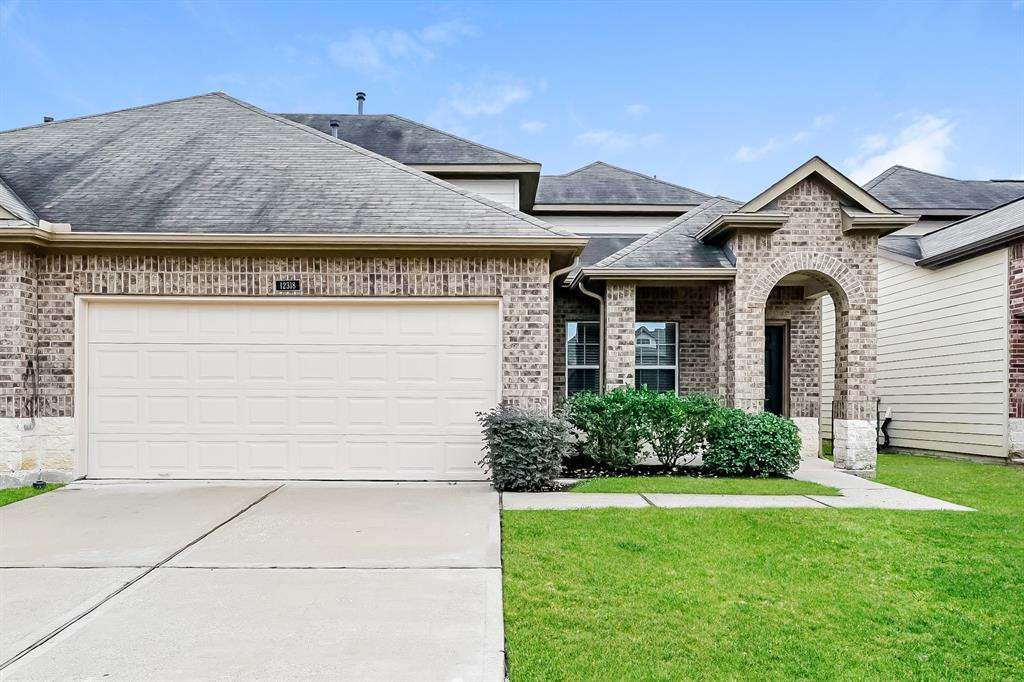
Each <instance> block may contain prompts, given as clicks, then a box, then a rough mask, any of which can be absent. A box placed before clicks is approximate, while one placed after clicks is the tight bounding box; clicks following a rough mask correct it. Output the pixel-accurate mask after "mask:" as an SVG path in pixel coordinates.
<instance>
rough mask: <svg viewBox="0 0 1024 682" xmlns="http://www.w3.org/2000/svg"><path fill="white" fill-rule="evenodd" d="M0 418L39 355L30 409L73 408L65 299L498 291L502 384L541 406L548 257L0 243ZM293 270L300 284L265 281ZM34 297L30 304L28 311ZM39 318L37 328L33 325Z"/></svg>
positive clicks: (16, 404)
mask: <svg viewBox="0 0 1024 682" xmlns="http://www.w3.org/2000/svg"><path fill="white" fill-rule="evenodd" d="M0 266H2V275H0V310H2V312H3V328H2V331H0V334H2V340H3V347H4V350H3V352H2V354H0V417H24V416H26V415H27V411H26V405H25V395H26V393H25V390H24V383H23V381H22V378H23V376H24V373H25V370H26V366H27V360H28V358H29V357H31V356H32V355H34V354H36V353H37V354H38V358H39V396H40V397H39V400H38V407H37V414H38V415H40V416H44V417H66V416H72V415H73V414H74V297H75V295H76V294H105V295H150V296H254V297H255V296H278V297H280V296H337V297H371V296H373V297H385V298H386V297H397V296H401V297H416V296H420V297H447V296H453V297H460V296H461V297H500V298H501V300H502V311H503V320H502V323H503V345H504V347H503V350H502V359H503V365H502V367H503V391H504V397H505V399H506V400H509V401H510V402H513V403H516V404H521V405H532V406H536V407H539V408H546V407H547V404H548V395H547V393H548V315H549V309H548V296H549V283H548V272H549V266H548V260H547V259H546V258H542V257H504V256H493V257H487V256H472V257H470V256H466V257H452V256H445V257H425V256H424V257H402V256H377V257H370V256H367V257H355V256H346V255H330V256H320V255H307V256H290V257H288V256H226V255H205V256H200V255H177V254H166V255H156V254H151V255H134V254H132V255H121V254H100V253H95V254H92V253H90V254H61V253H45V252H41V253H31V252H28V251H25V250H4V251H0ZM277 279H297V280H299V281H300V282H301V283H302V290H301V292H297V293H279V292H275V291H274V282H275V280H277ZM37 307H38V310H37ZM37 328H38V336H37V334H36V330H37Z"/></svg>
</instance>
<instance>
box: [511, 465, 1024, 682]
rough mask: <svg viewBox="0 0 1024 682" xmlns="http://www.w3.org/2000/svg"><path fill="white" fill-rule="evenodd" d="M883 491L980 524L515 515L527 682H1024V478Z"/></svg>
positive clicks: (811, 514)
mask: <svg viewBox="0 0 1024 682" xmlns="http://www.w3.org/2000/svg"><path fill="white" fill-rule="evenodd" d="M878 478H879V480H881V481H883V482H885V483H890V484H892V485H897V486H901V487H906V488H908V489H911V490H915V491H917V492H921V493H924V494H926V495H934V496H937V497H941V498H944V499H948V500H951V501H953V502H959V503H961V504H966V505H969V506H972V507H975V508H976V509H978V510H979V511H977V512H973V513H963V512H933V511H887V510H835V509H820V510H819V509H810V510H797V509H765V510H745V509H678V510H670V509H656V508H646V509H637V510H622V509H595V510H581V511H523V512H505V514H504V516H503V558H504V587H505V592H504V594H505V628H506V642H507V648H508V656H509V665H510V672H511V680H512V682H526V681H529V680H545V681H557V680H625V679H628V680H685V679H701V680H736V679H798V680H812V679H814V680H819V679H824V680H865V679H871V680H883V679H884V680H889V679H920V680H938V679H943V680H957V679H963V680H968V679H970V680H1011V679H1022V678H1024V494H1022V493H1024V470H1021V469H1012V468H1009V467H1000V466H990V465H981V464H974V463H969V462H952V461H947V460H938V459H930V458H921V457H908V456H894V455H882V456H880V457H879V476H878Z"/></svg>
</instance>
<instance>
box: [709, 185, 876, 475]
mask: <svg viewBox="0 0 1024 682" xmlns="http://www.w3.org/2000/svg"><path fill="white" fill-rule="evenodd" d="M775 204H776V206H775V210H777V211H779V212H781V213H784V214H786V215H787V216H788V217H787V219H786V221H785V223H784V224H783V225H782V226H781V227H780V228H779V229H777V230H773V231H771V232H769V233H764V232H761V231H758V230H754V229H741V230H738V231H737V232H736V233H735V234H734V235H733V236H732V238H731V239H730V241H729V243H728V247H729V249H730V251H731V252H732V253H733V254H734V256H735V258H736V268H737V272H736V280H735V282H734V290H735V297H736V301H735V310H734V315H735V325H736V327H735V332H734V334H733V339H734V341H733V348H732V357H730V358H728V359H727V363H728V364H729V365H730V367H728V368H727V370H726V371H727V372H732V373H733V375H734V376H735V381H734V382H733V383H734V386H735V392H736V394H735V398H734V403H735V404H736V406H737V407H741V408H743V409H747V410H756V409H759V406H760V405H761V404H762V402H763V399H764V323H765V306H766V303H767V302H768V299H769V297H770V296H771V294H772V290H773V289H774V288H775V286H776V285H777V284H778V283H779V281H780V280H782V278H783V277H785V276H787V275H790V274H794V273H800V274H802V275H805V276H807V277H809V278H811V279H812V280H816V281H817V282H818V283H819V284H820V286H821V287H823V288H824V289H825V290H826V291H827V292H828V293H829V294H830V295H831V296H832V299H833V301H834V302H835V305H836V347H837V348H838V349H840V352H839V353H837V363H836V369H835V373H836V378H835V395H836V397H835V400H834V402H833V413H834V416H835V421H836V424H837V425H841V426H842V428H843V430H844V434H845V435H844V436H843V437H842V438H839V437H837V438H836V448H835V451H834V454H835V459H836V467H837V468H840V469H847V470H851V471H858V470H862V471H872V470H873V469H874V464H875V448H874V444H873V443H872V442H871V441H872V440H873V439H874V424H875V410H876V404H875V398H876V391H875V382H876V371H877V370H876V361H877V353H876V319H875V311H876V307H877V303H878V263H877V247H878V235H877V233H875V232H870V231H868V232H844V231H843V229H842V224H843V221H842V208H841V205H840V203H839V200H838V199H837V198H836V197H835V196H833V194H832V192H831V191H830V189H829V188H828V187H827V185H825V184H824V183H823V182H820V181H818V180H815V179H812V178H808V179H805V180H803V181H801V182H800V183H798V184H797V185H796V186H794V187H793V188H792V189H790V190H789V191H787V192H786V193H785V194H783V195H782V196H780V197H779V198H778V200H777V201H776V202H775ZM728 312H729V311H728V310H726V311H725V314H728ZM819 352H820V351H819ZM840 422H841V424H840ZM847 444H852V445H851V446H850V447H847Z"/></svg>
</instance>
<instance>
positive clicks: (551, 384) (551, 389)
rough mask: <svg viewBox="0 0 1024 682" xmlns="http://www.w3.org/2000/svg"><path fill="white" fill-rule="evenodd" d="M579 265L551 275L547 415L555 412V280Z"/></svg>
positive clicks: (574, 263)
mask: <svg viewBox="0 0 1024 682" xmlns="http://www.w3.org/2000/svg"><path fill="white" fill-rule="evenodd" d="M579 264H580V257H579V256H576V257H574V258H573V259H572V263H570V264H569V265H567V266H565V267H564V268H561V269H559V270H555V271H554V272H552V273H551V280H550V281H549V285H550V289H549V291H550V294H549V295H548V414H552V413H553V412H554V411H555V279H556V278H558V277H561V276H562V275H564V274H566V273H568V272H572V271H573V270H575V269H576V266H577V265H579Z"/></svg>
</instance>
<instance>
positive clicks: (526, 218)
mask: <svg viewBox="0 0 1024 682" xmlns="http://www.w3.org/2000/svg"><path fill="white" fill-rule="evenodd" d="M212 94H214V95H217V96H219V97H221V98H223V99H225V100H226V101H228V102H231V103H232V104H235V105H236V106H240V107H243V108H245V109H248V110H250V111H252V112H253V113H256V114H260V115H262V116H265V117H267V118H269V119H270V120H272V121H276V122H278V123H281V124H284V125H287V126H291V127H293V128H295V129H296V130H299V131H301V132H304V133H307V134H309V135H314V136H316V137H318V138H320V139H321V140H324V141H326V142H331V143H334V144H339V145H341V146H343V147H345V148H346V149H349V150H350V151H353V152H356V153H358V154H362V155H363V156H366V157H368V158H371V159H375V160H377V161H379V162H380V163H383V164H385V165H387V166H391V167H392V168H395V169H396V170H400V171H403V172H405V173H408V174H410V175H413V176H415V177H418V178H421V179H424V180H427V181H428V182H432V183H433V184H435V185H437V186H438V187H442V188H444V189H446V190H448V191H450V192H453V193H455V194H459V195H461V196H464V197H466V198H467V199H472V200H473V201H476V202H477V203H479V204H483V205H484V206H488V207H490V208H496V209H498V210H500V211H502V212H503V213H506V214H508V215H509V216H511V217H513V218H518V219H519V220H522V221H523V222H525V223H527V224H529V225H532V226H533V227H539V228H541V229H543V230H547V231H548V232H550V233H552V234H553V235H555V236H557V237H575V236H577V235H576V234H574V233H573V232H570V231H568V230H564V229H562V228H559V227H556V226H554V225H551V224H549V223H545V222H544V221H542V220H538V219H537V218H534V217H533V216H531V215H527V214H526V213H522V212H521V211H516V210H514V209H511V208H509V207H507V206H505V205H504V204H499V203H498V202H496V201H491V200H490V199H487V198H486V197H482V196H480V195H478V194H474V193H473V192H470V191H468V190H464V189H462V188H461V187H456V186H455V185H452V184H451V183H447V182H445V181H444V180H441V179H440V178H435V177H434V176H433V175H429V174H427V173H424V172H423V171H419V170H416V169H415V168H412V167H410V166H406V165H405V164H403V163H399V162H398V161H395V160H394V159H389V158H388V157H386V156H382V155H381V154H377V153H376V152H372V151H370V150H369V149H364V148H363V147H360V146H358V145H355V144H352V143H351V142H348V141H347V140H342V139H341V138H338V137H334V136H332V135H328V134H327V133H323V132H320V131H319V130H317V129H316V128H311V127H310V126H307V125H303V124H301V123H299V122H297V121H292V120H291V119H287V118H284V117H283V116H279V115H277V114H272V113H270V112H269V111H264V110H263V109H260V108H259V107H257V106H255V105H253V104H249V103H248V102H244V101H242V100H240V99H235V98H234V97H232V96H231V95H228V94H226V93H223V92H215V93H212Z"/></svg>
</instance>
